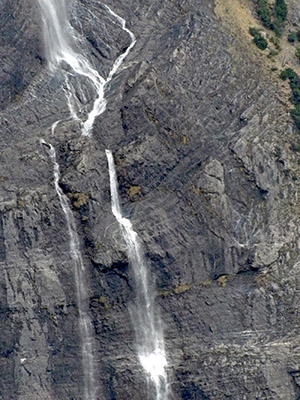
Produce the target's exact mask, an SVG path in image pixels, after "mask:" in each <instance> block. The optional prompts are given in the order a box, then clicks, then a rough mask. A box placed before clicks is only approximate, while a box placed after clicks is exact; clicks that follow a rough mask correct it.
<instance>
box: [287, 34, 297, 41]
mask: <svg viewBox="0 0 300 400" xmlns="http://www.w3.org/2000/svg"><path fill="white" fill-rule="evenodd" d="M296 40H297V34H296V33H295V32H291V33H289V34H288V41H289V42H290V43H295V42H296Z"/></svg>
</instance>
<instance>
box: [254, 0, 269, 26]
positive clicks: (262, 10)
mask: <svg viewBox="0 0 300 400" xmlns="http://www.w3.org/2000/svg"><path fill="white" fill-rule="evenodd" d="M256 12H257V15H258V17H259V19H260V20H261V22H262V23H263V25H264V26H265V27H266V28H268V29H271V10H270V7H269V4H268V2H267V0H257V1H256Z"/></svg>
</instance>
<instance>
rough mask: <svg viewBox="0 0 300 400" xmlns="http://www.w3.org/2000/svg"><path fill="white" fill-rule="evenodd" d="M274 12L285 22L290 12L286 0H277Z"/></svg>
mask: <svg viewBox="0 0 300 400" xmlns="http://www.w3.org/2000/svg"><path fill="white" fill-rule="evenodd" d="M274 14H275V16H276V18H277V19H279V20H281V21H283V22H284V21H286V19H287V14H288V8H287V5H286V2H285V0H276V2H275V6H274Z"/></svg>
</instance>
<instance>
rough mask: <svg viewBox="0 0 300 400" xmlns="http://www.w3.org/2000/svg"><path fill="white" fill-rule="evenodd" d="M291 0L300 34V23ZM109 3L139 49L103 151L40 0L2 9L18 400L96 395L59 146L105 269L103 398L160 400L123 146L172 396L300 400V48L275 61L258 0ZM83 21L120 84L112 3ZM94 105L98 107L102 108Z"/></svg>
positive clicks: (95, 290) (1, 165)
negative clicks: (287, 76) (124, 220)
mask: <svg viewBox="0 0 300 400" xmlns="http://www.w3.org/2000/svg"><path fill="white" fill-rule="evenodd" d="M286 2H287V4H288V6H289V10H290V13H289V20H288V22H287V24H288V25H287V28H286V33H285V35H287V32H288V29H291V27H292V26H293V25H292V24H298V26H299V24H300V7H299V5H298V3H297V1H295V0H289V1H286ZM228 3H229V2H228ZM107 4H108V5H109V6H110V7H111V8H112V9H113V10H114V11H115V12H117V13H118V14H119V15H121V16H122V17H123V18H125V19H126V22H127V26H128V27H129V29H130V30H131V31H132V32H133V33H134V34H135V36H136V39H137V42H136V45H135V47H134V48H133V49H132V51H131V52H130V54H129V55H128V56H127V58H126V60H125V62H124V64H123V65H122V67H121V69H120V71H119V72H118V74H117V75H116V76H115V77H114V79H113V80H112V81H111V83H110V85H109V87H108V88H107V91H106V98H107V102H108V103H107V109H106V111H105V112H104V113H103V114H102V115H101V116H100V117H99V118H98V119H97V120H96V122H95V125H94V129H93V136H92V138H91V139H89V138H86V137H83V136H82V135H81V130H80V126H79V124H78V123H77V122H76V121H73V120H71V119H69V109H68V105H67V102H66V97H65V92H64V86H63V81H62V78H61V76H60V75H59V74H56V73H54V74H53V73H51V72H50V71H49V69H48V67H47V62H46V59H45V52H44V47H43V37H42V34H41V26H42V23H41V16H40V10H39V7H38V5H37V2H36V1H35V0H14V1H13V2H12V1H10V0H4V1H2V3H1V4H0V17H1V21H2V24H1V27H0V52H1V53H0V54H1V59H2V63H1V68H0V82H1V86H2V88H3V90H2V93H1V95H0V110H1V111H0V132H1V134H0V145H1V152H0V160H1V162H0V190H1V191H0V196H1V197H0V199H1V201H0V217H1V218H0V262H1V274H0V282H1V286H0V296H1V297H0V300H1V301H0V310H1V314H0V320H1V330H0V371H1V372H0V399H2V400H41V399H43V400H47V399H49V400H50V399H51V400H53V399H55V400H67V399H68V400H71V399H76V400H79V399H83V388H82V382H83V368H84V366H82V364H81V356H80V354H81V353H80V331H79V325H78V304H77V300H76V295H75V281H74V279H75V278H74V266H73V262H72V258H71V257H70V252H69V237H68V230H67V226H66V220H65V215H64V213H63V210H62V209H61V206H60V202H59V198H58V196H57V193H56V191H55V186H54V180H53V165H52V162H51V159H50V158H49V154H48V151H47V148H45V146H42V145H41V142H40V139H41V138H43V139H44V140H46V141H50V142H51V143H52V145H53V146H54V147H55V148H56V152H57V156H58V162H59V165H60V169H61V182H60V184H61V188H62V190H63V191H64V193H65V194H66V195H68V197H69V198H70V201H71V204H72V210H73V214H74V217H75V219H76V223H77V232H78V235H79V238H80V244H81V252H82V255H83V261H84V263H85V267H86V270H87V271H88V276H87V277H86V279H87V282H88V286H89V305H90V317H91V319H92V321H93V327H94V330H95V337H96V347H97V349H96V353H95V355H94V356H95V359H96V360H97V365H98V369H97V371H96V373H97V381H98V382H99V399H101V400H104V399H118V400H123V399H132V400H141V399H145V398H146V396H147V395H146V393H147V381H146V379H145V375H144V373H143V371H142V367H141V366H140V364H139V361H138V358H137V354H136V347H135V335H134V329H133V326H132V322H131V315H130V307H131V306H132V305H133V304H134V302H135V294H136V292H137V290H136V288H135V284H134V282H135V281H134V277H133V272H132V268H131V267H130V265H129V264H128V259H127V256H126V247H125V243H124V241H123V239H122V237H121V235H120V232H119V228H118V225H117V224H116V221H115V219H114V216H113V215H112V212H111V204H110V187H109V174H108V167H107V161H106V157H105V149H106V148H109V149H111V151H112V152H113V154H114V156H115V162H116V165H117V174H118V178H119V184H120V195H121V201H122V205H123V208H124V212H125V213H126V215H127V216H128V217H129V218H130V219H131V221H132V223H133V226H134V229H135V231H136V232H137V233H138V234H139V236H140V238H141V240H142V243H143V246H144V250H145V255H146V259H147V261H148V265H149V268H150V272H151V276H152V279H153V280H155V284H156V288H157V302H158V305H159V308H160V313H161V318H162V320H163V325H164V336H165V342H166V353H167V357H168V362H169V368H168V373H169V377H170V378H169V380H170V383H171V387H172V399H174V400H176V399H197V400H200V399H211V400H223V399H233V400H244V399H247V400H248V399H249V400H255V399H259V400H261V399H272V400H295V399H298V398H300V378H299V376H300V340H299V335H298V329H299V304H300V303H299V302H300V297H299V270H300V259H299V246H300V241H299V238H300V236H299V228H298V221H299V207H298V193H299V169H300V163H299V151H300V140H299V133H298V132H297V130H296V128H295V125H294V121H293V120H292V118H291V117H290V115H289V110H290V108H291V104H290V101H289V97H290V92H289V87H288V84H287V83H285V82H283V81H281V80H280V79H279V73H280V68H281V66H282V64H284V63H286V65H285V66H289V65H292V67H293V68H295V70H297V71H298V64H297V60H296V59H295V60H294V59H293V58H292V52H293V51H292V50H290V47H287V46H289V45H288V44H287V42H286V41H285V36H284V37H283V39H282V43H283V44H282V46H283V51H282V52H281V53H280V54H279V55H278V57H277V58H275V59H274V60H275V61H274V62H272V61H271V60H270V58H268V57H267V56H266V55H264V53H263V52H262V51H260V50H259V49H257V48H256V47H255V45H254V44H253V43H252V38H251V36H250V35H249V34H248V29H249V27H250V26H252V24H257V26H260V22H259V21H258V19H257V18H256V15H255V10H254V8H253V2H251V1H246V0H245V1H244V0H243V1H232V2H230V4H231V6H227V2H226V1H225V0H224V1H223V0H218V1H216V3H214V2H213V1H211V0H197V1H193V0H183V1H177V0H166V1H161V0H151V1H149V0H143V1H140V0H136V1H131V0H129V1H127V2H121V1H119V0H114V1H113V0H110V1H109V2H108V3H107ZM231 7H233V8H231ZM70 20H71V23H72V25H73V26H74V28H75V29H77V30H78V31H80V32H81V33H82V35H83V36H84V37H86V39H87V40H86V46H85V54H86V57H88V59H89V61H90V63H91V64H92V65H93V67H94V68H95V69H96V70H97V71H99V72H100V73H101V74H102V75H105V76H107V74H108V72H109V71H110V69H111V67H112V65H113V63H114V61H115V59H116V57H117V56H118V55H120V54H121V53H122V52H124V51H125V49H126V48H127V47H128V45H129V44H130V38H129V37H128V34H126V32H124V30H123V29H122V28H121V27H120V26H119V25H118V24H116V23H115V21H114V20H113V19H112V18H111V16H110V15H109V14H108V13H107V11H106V9H105V8H104V7H103V6H102V4H101V2H99V1H96V0H77V1H74V2H73V3H72V4H70ZM289 54H290V56H289ZM276 68H279V69H276ZM78 98H79V99H80V101H81V102H82V104H83V109H88V108H89V107H90V103H91V101H92V100H93V94H92V93H90V92H89V90H88V88H87V90H86V93H85V96H82V97H81V98H80V94H78ZM58 120H62V122H61V123H59V124H58V125H57V127H56V129H55V131H54V133H53V132H51V129H50V128H51V125H52V124H53V123H54V122H55V121H58Z"/></svg>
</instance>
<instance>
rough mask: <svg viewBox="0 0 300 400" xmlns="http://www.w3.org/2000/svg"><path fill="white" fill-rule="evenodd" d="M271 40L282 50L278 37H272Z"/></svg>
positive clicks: (277, 48) (276, 47)
mask: <svg viewBox="0 0 300 400" xmlns="http://www.w3.org/2000/svg"><path fill="white" fill-rule="evenodd" d="M270 42H271V43H273V44H274V46H275V49H276V50H278V51H280V50H281V47H280V41H279V39H278V37H271V39H270Z"/></svg>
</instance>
